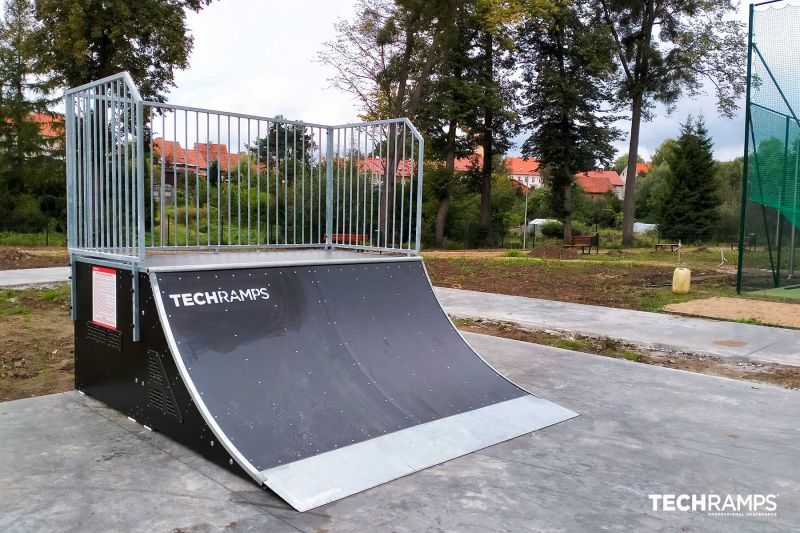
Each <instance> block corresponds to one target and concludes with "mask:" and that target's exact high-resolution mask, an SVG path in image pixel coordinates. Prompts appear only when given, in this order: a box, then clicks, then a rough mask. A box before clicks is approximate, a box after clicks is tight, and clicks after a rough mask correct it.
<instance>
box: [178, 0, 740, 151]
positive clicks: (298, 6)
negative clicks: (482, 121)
mask: <svg viewBox="0 0 800 533" xmlns="http://www.w3.org/2000/svg"><path fill="white" fill-rule="evenodd" d="M352 12H353V2H352V1H351V0H335V1H319V0H293V1H291V2H277V1H272V0H271V1H264V0H223V1H219V2H214V3H213V4H211V5H210V6H209V7H207V8H205V9H204V10H202V11H201V12H199V13H189V15H188V20H187V22H188V26H189V31H190V33H191V34H192V36H193V37H194V49H193V51H192V54H191V58H190V67H189V68H188V69H186V70H182V71H178V72H177V73H176V76H175V82H176V87H174V88H173V89H172V91H171V92H170V93H169V94H168V101H169V102H170V103H174V104H181V105H189V106H196V107H204V108H210V109H216V110H222V111H233V112H241V113H248V114H252V115H260V116H267V117H271V116H275V115H278V114H281V115H283V116H285V117H287V118H291V119H296V120H304V121H309V122H315V123H320V124H342V123H347V122H353V121H356V120H357V115H358V111H359V109H358V104H357V102H356V101H354V100H353V99H352V97H351V96H350V95H348V94H345V93H343V92H341V91H339V90H338V89H335V88H333V87H331V83H330V82H329V81H328V80H329V78H330V77H331V75H332V72H331V70H330V69H329V68H328V67H326V66H325V65H322V64H320V63H318V62H317V61H316V57H317V53H318V52H319V51H320V50H321V49H322V45H323V43H324V42H325V41H329V40H333V39H334V36H335V32H334V22H335V21H336V20H337V19H339V18H349V17H350V16H351V14H352ZM738 18H739V20H741V21H742V22H746V21H747V4H746V3H742V4H741V5H740V6H739V16H738ZM743 105H744V98H743V97H742V98H741V105H740V110H739V112H738V113H737V116H736V117H734V118H733V119H727V118H724V117H721V116H720V115H719V114H718V112H717V109H716V103H715V99H714V97H713V95H711V94H706V95H702V96H699V97H697V98H695V99H688V98H684V99H682V100H681V101H679V102H678V104H677V108H676V110H675V111H674V112H673V113H672V114H671V115H667V114H666V112H665V111H664V109H663V108H656V117H655V119H654V120H653V121H651V122H644V123H642V128H641V136H640V137H641V138H640V149H639V153H640V155H642V156H643V157H644V158H645V159H647V160H649V159H650V157H651V156H652V154H653V152H654V151H655V150H656V148H657V147H658V146H659V145H660V144H661V143H662V142H663V141H664V140H665V139H667V138H670V137H674V136H677V135H678V131H679V127H680V124H681V122H684V121H685V120H686V118H687V117H688V116H689V115H694V116H697V115H700V114H702V115H703V116H704V117H705V121H706V125H707V126H708V129H709V132H710V135H711V137H712V140H713V142H714V152H715V157H716V158H717V159H719V160H723V161H725V160H730V159H733V158H735V157H738V156H740V155H741V153H742V145H743V130H744V114H743V111H742V110H741V107H742V106H743ZM617 126H618V127H619V128H620V129H622V130H623V132H624V135H623V138H622V139H621V140H620V141H618V142H617V143H616V144H615V146H616V147H617V148H618V149H619V151H620V153H623V152H627V138H628V131H629V129H630V123H629V122H627V121H621V122H620V123H619V124H618V125H617ZM523 139H524V136H520V137H519V138H517V144H518V145H519V144H520V143H521V142H522V140H523ZM510 153H511V155H519V147H518V146H517V147H515V148H514V149H512V150H511V152H510Z"/></svg>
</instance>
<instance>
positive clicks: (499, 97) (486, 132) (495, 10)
mask: <svg viewBox="0 0 800 533" xmlns="http://www.w3.org/2000/svg"><path fill="white" fill-rule="evenodd" d="M548 3H549V2H548ZM544 4H545V2H542V1H541V0H536V1H531V2H528V9H530V10H537V11H538V10H540V9H541V6H542V5H544ZM522 14H523V8H522V5H521V3H519V2H507V1H505V0H476V1H475V15H476V16H475V22H474V24H475V27H476V29H477V30H478V32H477V34H476V43H475V45H476V48H477V50H476V51H475V52H474V55H475V56H476V57H477V58H478V60H477V61H475V68H476V73H475V74H476V80H477V81H478V82H479V84H480V86H481V94H482V98H481V101H480V102H478V107H477V111H478V118H479V120H478V123H477V124H476V125H475V129H476V130H477V133H478V134H479V135H480V138H481V140H480V144H481V146H482V148H483V164H482V166H481V173H480V194H481V203H480V236H479V241H480V242H479V244H481V245H484V246H487V245H488V246H491V245H493V244H494V240H495V239H494V237H495V236H494V235H493V231H492V228H491V222H492V174H493V172H494V160H495V156H496V155H497V154H502V153H505V151H506V150H508V149H509V148H510V147H511V136H512V132H513V130H514V127H515V126H516V122H517V116H516V113H515V111H516V110H515V90H516V89H517V84H516V83H514V81H513V80H514V78H513V76H512V72H513V68H514V66H515V65H514V56H513V53H512V52H513V50H514V48H515V43H514V35H513V33H514V30H515V29H516V27H517V25H518V22H519V20H520V18H521V16H522Z"/></svg>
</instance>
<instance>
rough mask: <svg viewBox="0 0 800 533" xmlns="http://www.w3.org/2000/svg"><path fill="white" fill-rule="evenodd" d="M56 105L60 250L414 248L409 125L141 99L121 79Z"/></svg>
mask: <svg viewBox="0 0 800 533" xmlns="http://www.w3.org/2000/svg"><path fill="white" fill-rule="evenodd" d="M65 100H66V123H67V124H66V141H67V142H66V146H67V187H68V220H69V232H68V236H69V249H70V253H73V254H77V255H92V256H98V257H107V258H111V259H117V260H124V261H129V262H138V261H139V260H141V259H142V258H144V256H145V253H146V252H147V250H151V249H152V250H184V249H192V250H197V249H209V248H211V249H223V248H224V249H230V248H286V247H289V248H299V247H308V248H314V247H316V248H350V249H357V250H374V251H383V252H398V253H405V254H414V253H418V252H419V250H420V226H421V214H422V213H421V203H422V179H423V176H422V164H423V151H424V141H423V139H422V137H421V135H420V134H419V132H418V131H417V130H416V128H414V126H413V125H412V124H411V122H410V121H408V119H402V118H401V119H392V120H381V121H374V122H363V123H358V124H346V125H341V126H326V125H322V124H311V123H305V122H299V121H293V120H286V119H283V118H281V117H276V118H268V117H259V116H254V115H245V114H241V113H226V112H222V111H213V110H208V109H200V108H194V107H185V106H178V105H172V104H165V103H160V102H149V101H144V100H143V99H142V98H141V97H140V95H139V93H138V91H137V90H136V87H135V86H134V84H133V82H132V81H131V78H130V76H129V75H128V74H127V73H122V74H119V75H116V76H111V77H109V78H104V79H102V80H98V81H96V82H93V83H91V84H87V85H83V86H80V87H76V88H73V89H69V90H68V91H66V93H65Z"/></svg>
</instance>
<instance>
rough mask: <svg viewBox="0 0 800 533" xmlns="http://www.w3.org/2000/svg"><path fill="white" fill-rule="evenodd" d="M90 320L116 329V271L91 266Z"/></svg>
mask: <svg viewBox="0 0 800 533" xmlns="http://www.w3.org/2000/svg"><path fill="white" fill-rule="evenodd" d="M92 322H93V323H95V324H97V325H98V326H103V327H104V328H108V329H117V271H116V270H114V269H113V268H105V267H100V266H93V267H92Z"/></svg>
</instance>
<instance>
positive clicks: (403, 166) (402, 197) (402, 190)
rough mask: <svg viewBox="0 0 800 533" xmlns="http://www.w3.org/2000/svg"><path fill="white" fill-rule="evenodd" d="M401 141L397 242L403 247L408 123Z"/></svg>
mask: <svg viewBox="0 0 800 533" xmlns="http://www.w3.org/2000/svg"><path fill="white" fill-rule="evenodd" d="M401 139H402V140H401V141H400V142H401V144H402V146H403V157H402V158H400V167H401V171H400V240H399V242H398V243H397V245H398V247H399V248H403V215H404V214H405V211H404V210H405V198H406V173H409V174H410V171H409V170H408V164H407V162H406V124H405V122H404V123H403V136H402V138H401Z"/></svg>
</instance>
